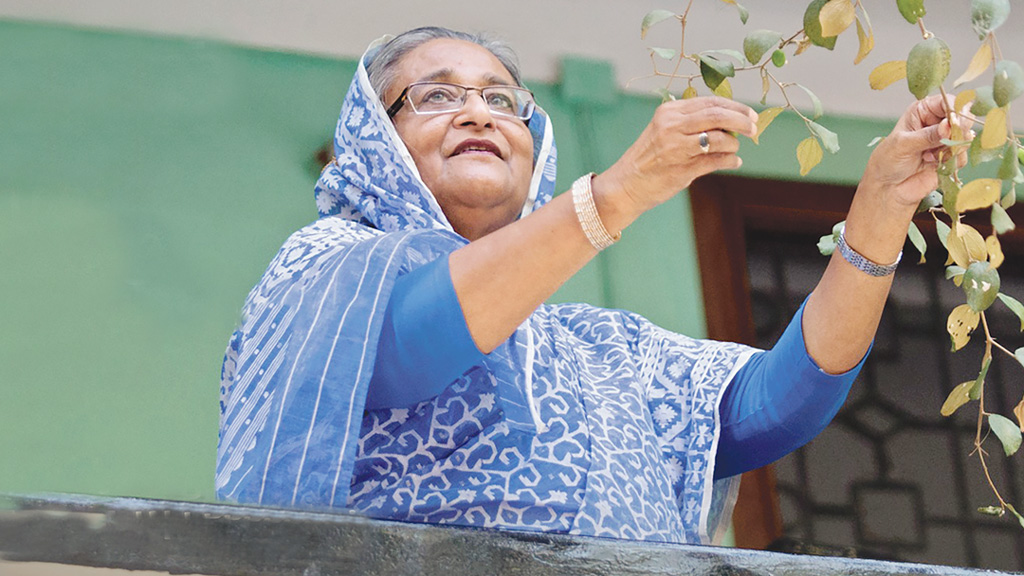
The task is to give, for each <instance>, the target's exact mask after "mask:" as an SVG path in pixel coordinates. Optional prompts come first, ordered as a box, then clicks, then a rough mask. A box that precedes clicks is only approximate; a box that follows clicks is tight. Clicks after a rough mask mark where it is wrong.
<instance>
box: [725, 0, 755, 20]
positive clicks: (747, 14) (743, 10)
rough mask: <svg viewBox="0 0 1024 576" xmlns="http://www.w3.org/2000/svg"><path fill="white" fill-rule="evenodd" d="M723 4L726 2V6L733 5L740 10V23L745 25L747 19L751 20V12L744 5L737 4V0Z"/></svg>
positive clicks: (728, 0) (727, 0)
mask: <svg viewBox="0 0 1024 576" xmlns="http://www.w3.org/2000/svg"><path fill="white" fill-rule="evenodd" d="M722 2H725V3H726V4H732V5H733V6H735V7H736V10H738V11H739V13H740V22H742V23H744V24H746V23H747V18H750V12H748V11H747V9H746V8H744V7H743V6H742V5H740V4H739V3H738V2H736V0H722Z"/></svg>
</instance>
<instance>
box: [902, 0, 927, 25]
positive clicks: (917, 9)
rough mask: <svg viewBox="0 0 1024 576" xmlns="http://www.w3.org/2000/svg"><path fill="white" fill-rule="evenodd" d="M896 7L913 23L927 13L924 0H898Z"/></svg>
mask: <svg viewBox="0 0 1024 576" xmlns="http://www.w3.org/2000/svg"><path fill="white" fill-rule="evenodd" d="M896 7H897V8H899V10H900V14H902V15H903V18H905V19H906V20H907V22H910V23H911V24H917V19H918V18H921V17H923V16H924V15H925V10H924V0H896Z"/></svg>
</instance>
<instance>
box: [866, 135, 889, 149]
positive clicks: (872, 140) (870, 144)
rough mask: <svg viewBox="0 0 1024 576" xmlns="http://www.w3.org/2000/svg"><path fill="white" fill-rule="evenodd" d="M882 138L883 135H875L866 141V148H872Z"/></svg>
mask: <svg viewBox="0 0 1024 576" xmlns="http://www.w3.org/2000/svg"><path fill="white" fill-rule="evenodd" d="M882 140H885V136H875V137H874V138H872V139H871V142H868V148H874V147H875V146H876V145H877V144H878V143H879V142H881V141H882Z"/></svg>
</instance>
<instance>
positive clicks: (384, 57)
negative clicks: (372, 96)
mask: <svg viewBox="0 0 1024 576" xmlns="http://www.w3.org/2000/svg"><path fill="white" fill-rule="evenodd" d="M441 38H447V39H452V40H464V41H466V42H472V43H473V44H476V45H478V46H482V47H483V48H486V49H487V50H488V51H490V53H491V54H494V57H495V58H497V59H498V61H499V62H501V64H502V65H503V66H504V67H505V69H506V70H508V73H509V74H511V75H512V80H514V81H515V83H516V85H517V86H522V85H523V81H522V78H521V77H520V76H519V58H518V57H517V56H516V53H515V51H513V50H512V48H511V47H509V45H508V44H506V43H505V42H503V41H501V40H498V39H496V38H493V37H491V36H488V35H486V34H469V33H466V32H459V31H457V30H449V29H448V28H441V27H438V26H425V27H423V28H416V29H413V30H409V31H408V32H403V33H401V34H399V35H398V36H395V37H394V38H392V39H391V40H388V42H387V43H386V44H384V45H383V46H381V47H380V48H379V49H378V50H377V52H376V53H374V54H372V55H370V56H369V62H367V63H366V73H367V75H368V76H369V77H370V86H372V87H373V89H374V91H376V92H377V97H378V98H381V99H383V98H384V93H385V92H387V91H388V89H390V88H391V85H392V84H393V83H394V82H395V77H396V76H397V75H398V70H397V67H396V66H395V65H396V64H398V62H399V61H400V60H401V59H402V58H403V57H404V56H405V55H406V54H408V53H409V52H412V51H413V50H415V49H416V48H418V47H419V46H421V45H423V44H426V43H427V42H430V41H431V40H437V39H441ZM384 104H385V106H386V105H388V104H390V103H389V102H385V103H384Z"/></svg>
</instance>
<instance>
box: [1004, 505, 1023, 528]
mask: <svg viewBox="0 0 1024 576" xmlns="http://www.w3.org/2000/svg"><path fill="white" fill-rule="evenodd" d="M1006 509H1007V510H1009V511H1010V512H1012V513H1013V515H1014V516H1016V517H1017V522H1020V525H1021V527H1024V516H1021V515H1020V513H1019V512H1017V511H1016V510H1014V508H1013V506H1010V505H1009V504H1007V505H1006Z"/></svg>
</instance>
